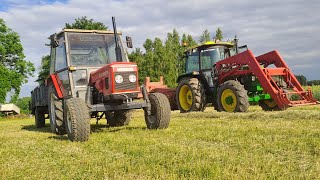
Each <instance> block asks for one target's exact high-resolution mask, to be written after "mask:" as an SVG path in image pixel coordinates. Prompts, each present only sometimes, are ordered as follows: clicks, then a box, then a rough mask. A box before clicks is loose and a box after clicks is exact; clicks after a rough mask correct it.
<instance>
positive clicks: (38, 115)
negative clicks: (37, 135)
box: [34, 107, 46, 128]
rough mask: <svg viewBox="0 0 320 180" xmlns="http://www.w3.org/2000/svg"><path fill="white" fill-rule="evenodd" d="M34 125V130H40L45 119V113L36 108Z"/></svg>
mask: <svg viewBox="0 0 320 180" xmlns="http://www.w3.org/2000/svg"><path fill="white" fill-rule="evenodd" d="M34 114H35V124H36V128H42V127H44V126H45V124H46V118H45V113H44V110H42V109H40V108H38V107H36V109H35V113H34Z"/></svg>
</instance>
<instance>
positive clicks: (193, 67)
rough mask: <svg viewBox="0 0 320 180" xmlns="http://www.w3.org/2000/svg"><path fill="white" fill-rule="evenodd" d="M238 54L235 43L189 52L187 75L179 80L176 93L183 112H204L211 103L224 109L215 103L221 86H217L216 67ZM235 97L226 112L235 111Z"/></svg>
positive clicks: (208, 45) (206, 45)
mask: <svg viewBox="0 0 320 180" xmlns="http://www.w3.org/2000/svg"><path fill="white" fill-rule="evenodd" d="M238 50H239V48H238V47H237V40H236V39H235V41H234V42H222V41H208V42H206V43H203V44H201V45H197V46H194V47H191V48H190V49H188V50H187V51H186V52H185V54H186V64H185V73H183V74H182V75H180V76H179V77H178V80H177V82H178V87H177V90H176V99H177V105H178V108H179V110H180V111H181V112H191V111H203V110H204V109H205V107H206V104H207V103H213V106H214V107H215V108H216V109H217V110H219V109H220V108H219V107H218V103H217V102H216V101H214V99H216V98H217V85H216V84H215V83H214V82H213V77H212V74H213V72H212V67H213V66H214V65H215V63H216V62H218V61H221V60H223V59H226V58H228V57H231V56H234V55H236V54H237V53H238ZM227 94H229V95H230V93H227ZM232 97H236V95H235V94H233V95H232V96H227V97H226V100H225V104H226V105H225V108H224V110H226V111H234V110H235V107H236V106H237V105H236V104H235V102H236V100H235V99H234V100H232ZM233 102H234V103H233ZM221 110H223V109H221Z"/></svg>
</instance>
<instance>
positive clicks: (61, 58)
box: [54, 37, 67, 71]
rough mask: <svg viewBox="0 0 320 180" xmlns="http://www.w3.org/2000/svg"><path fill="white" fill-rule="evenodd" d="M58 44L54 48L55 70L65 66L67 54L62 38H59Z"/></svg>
mask: <svg viewBox="0 0 320 180" xmlns="http://www.w3.org/2000/svg"><path fill="white" fill-rule="evenodd" d="M59 42H60V45H59V46H58V47H56V48H55V65H54V67H55V71H57V70H61V69H63V68H65V67H67V56H66V48H65V43H64V38H63V37H62V38H60V39H59Z"/></svg>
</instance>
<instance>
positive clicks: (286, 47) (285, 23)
mask: <svg viewBox="0 0 320 180" xmlns="http://www.w3.org/2000/svg"><path fill="white" fill-rule="evenodd" d="M82 16H87V17H88V18H90V19H91V18H93V19H94V20H95V21H99V22H102V23H104V24H105V25H107V26H109V28H111V27H112V22H111V17H112V16H115V17H116V20H117V28H118V30H120V31H122V32H123V34H124V35H125V36H126V35H128V36H131V37H132V39H133V45H134V47H142V45H143V42H144V41H145V39H146V38H151V39H154V38H155V37H160V38H161V39H162V40H165V38H166V35H167V33H168V32H170V31H172V30H173V29H174V28H175V29H176V30H177V31H178V32H179V33H180V34H182V33H187V34H190V35H192V36H193V37H195V38H198V37H199V36H200V35H201V33H202V32H203V31H204V30H205V29H208V30H209V32H210V33H211V35H212V36H213V35H214V34H215V30H216V29H217V28H218V27H220V28H221V29H222V31H223V34H224V37H225V39H232V38H233V37H234V36H235V35H237V37H238V38H239V39H240V41H239V44H240V45H244V44H246V45H248V48H249V49H251V50H252V51H253V53H254V54H255V55H257V56H258V55H260V54H264V53H266V52H269V51H272V50H274V49H276V50H278V51H279V52H280V54H281V55H282V56H283V58H284V59H285V61H286V62H287V64H288V65H289V67H290V68H291V70H292V71H293V73H294V74H302V75H304V76H306V77H307V78H308V80H314V79H320V73H319V70H320V58H319V57H320V48H319V46H320V45H319V44H320V35H319V33H320V1H319V0H308V1H306V0H281V1H279V0H268V1H257V0H229V1H225V0H184V1H177V0H94V1H92V0H0V18H2V19H4V20H5V22H6V24H7V26H9V27H10V28H11V29H12V30H14V31H16V32H18V33H19V34H20V37H21V42H22V45H23V46H24V53H25V55H26V59H27V60H29V61H31V62H33V63H34V64H35V66H36V68H37V72H36V73H35V74H34V77H31V78H29V80H28V83H26V84H24V85H23V86H22V91H21V95H20V97H25V96H30V91H31V90H32V89H33V88H34V87H35V86H37V85H38V84H37V83H36V82H34V81H35V79H36V77H37V73H38V70H39V67H40V63H41V57H42V56H44V55H46V54H49V48H48V47H47V46H45V44H47V43H48V37H49V36H50V35H51V34H53V33H55V32H59V31H61V29H62V28H63V27H64V25H65V23H72V22H74V19H76V18H79V17H82Z"/></svg>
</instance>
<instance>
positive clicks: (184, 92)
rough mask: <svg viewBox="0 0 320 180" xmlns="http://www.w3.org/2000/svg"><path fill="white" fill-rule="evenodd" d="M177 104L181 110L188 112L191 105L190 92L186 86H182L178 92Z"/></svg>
mask: <svg viewBox="0 0 320 180" xmlns="http://www.w3.org/2000/svg"><path fill="white" fill-rule="evenodd" d="M179 102H180V106H181V108H182V109H183V110H185V111H188V110H190V108H191V106H192V104H193V97H192V91H191V89H190V88H189V86H188V85H183V86H182V87H181V88H180V91H179Z"/></svg>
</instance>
